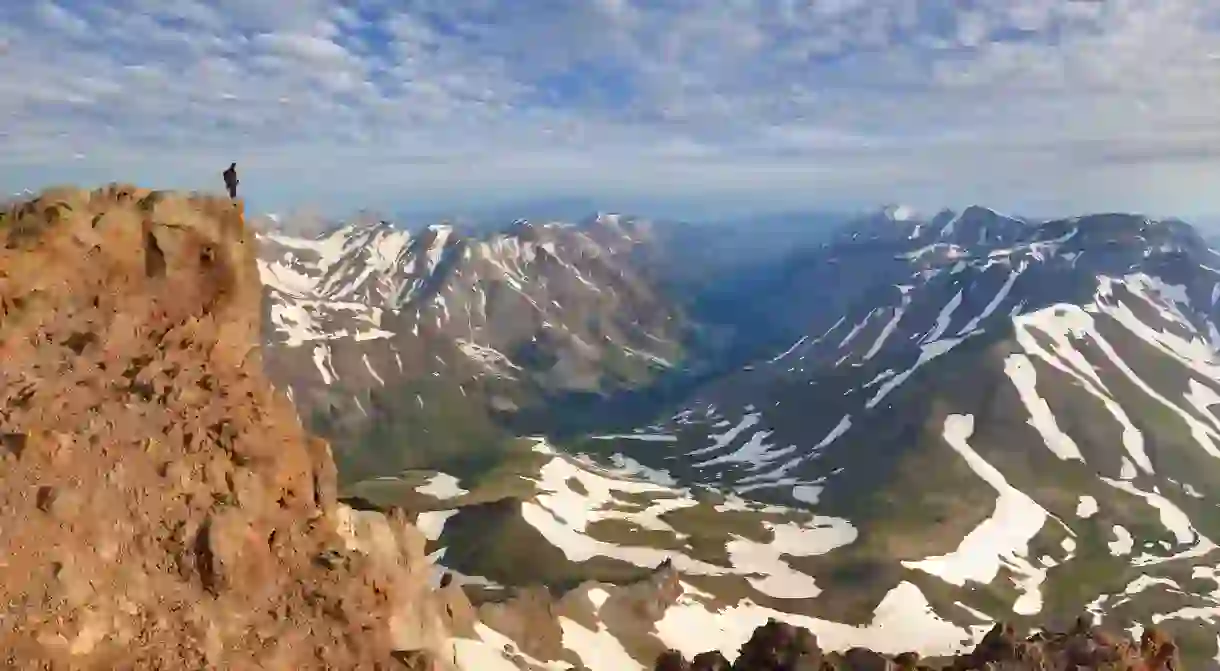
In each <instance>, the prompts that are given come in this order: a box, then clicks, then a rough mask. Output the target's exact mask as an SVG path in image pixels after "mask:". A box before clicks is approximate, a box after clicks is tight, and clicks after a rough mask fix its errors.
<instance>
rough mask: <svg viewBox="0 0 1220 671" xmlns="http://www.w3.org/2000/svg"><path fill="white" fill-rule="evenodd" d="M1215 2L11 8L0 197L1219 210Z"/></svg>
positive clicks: (487, 0)
mask: <svg viewBox="0 0 1220 671" xmlns="http://www.w3.org/2000/svg"><path fill="white" fill-rule="evenodd" d="M1218 110H1220V5H1216V3H1214V2H1211V0H1098V1H1089V0H974V1H973V2H945V1H944V0H732V1H727V0H726V1H724V2H705V1H702V0H515V1H513V2H503V1H499V0H398V1H393V2H391V1H390V0H364V1H361V2H355V1H351V2H324V1H322V0H295V1H294V2H285V1H283V0H214V1H213V2H204V1H203V0H115V1H113V2H108V3H97V2H90V1H88V0H30V1H29V2H19V3H5V4H3V5H2V6H0V119H3V123H2V124H0V188H6V189H8V190H17V189H20V188H23V187H36V186H41V185H42V184H45V183H48V182H70V181H85V182H98V181H107V180H111V179H130V180H138V181H141V182H145V183H150V184H167V185H176V186H186V187H215V186H217V185H216V184H213V183H214V182H217V181H218V179H219V176H218V172H219V170H220V169H222V168H223V167H224V166H225V165H227V164H228V162H229V161H230V160H236V161H238V163H239V167H240V168H241V169H242V172H243V179H242V184H243V189H244V190H245V192H246V194H247V196H248V197H249V198H250V199H251V200H252V201H254V203H255V204H257V205H259V206H261V207H264V208H276V207H283V206H288V205H290V204H293V203H301V202H311V203H316V204H321V205H324V206H328V207H334V208H337V209H354V208H357V207H361V206H366V205H370V206H376V207H387V206H389V207H394V206H405V205H410V204H413V203H420V202H424V201H427V202H429V203H441V202H453V203H469V202H472V201H481V200H495V199H504V198H511V197H514V196H519V197H522V198H528V197H537V196H563V195H569V194H578V193H579V194H590V195H597V196H602V197H607V198H615V197H622V198H634V197H656V196H666V195H668V196H672V197H674V198H688V199H693V198H701V199H717V198H719V199H725V200H731V199H737V200H752V201H755V202H759V203H771V204H774V205H776V206H781V207H786V206H790V205H793V204H799V203H802V202H804V203H809V204H830V205H845V204H862V203H872V202H877V201H880V200H889V199H903V200H907V201H912V202H914V203H915V204H917V205H922V206H925V207H935V206H938V205H941V204H957V203H962V202H966V201H987V202H990V203H993V204H996V205H998V206H1003V207H1006V208H1018V209H1029V208H1033V209H1039V208H1041V209H1048V208H1067V209H1090V208H1098V207H1101V208H1106V209H1110V208H1114V207H1132V208H1139V209H1151V210H1159V211H1167V212H1187V213H1189V212H1196V211H1206V210H1213V211H1220V190H1218V189H1215V188H1213V186H1212V185H1214V183H1215V182H1216V181H1217V180H1218V179H1220V160H1218V159H1217V158H1216V156H1218V155H1220V115H1218V114H1217V111H1218Z"/></svg>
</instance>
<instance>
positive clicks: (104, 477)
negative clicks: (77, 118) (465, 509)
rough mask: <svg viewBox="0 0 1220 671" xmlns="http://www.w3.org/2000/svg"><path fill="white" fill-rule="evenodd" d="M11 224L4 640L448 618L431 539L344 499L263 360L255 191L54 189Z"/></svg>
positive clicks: (200, 647)
mask: <svg viewBox="0 0 1220 671" xmlns="http://www.w3.org/2000/svg"><path fill="white" fill-rule="evenodd" d="M0 236H2V238H3V243H4V244H3V247H2V248H0V441H2V443H3V448H4V449H3V454H2V457H0V458H2V459H3V466H2V467H0V509H3V510H4V512H5V517H6V522H5V524H3V525H0V557H3V563H2V564H0V609H2V610H0V612H2V615H0V660H5V661H6V662H7V664H8V666H9V667H11V668H23V669H26V668H74V669H79V668H114V669H118V668H172V669H185V668H190V669H201V668H226V669H246V668H268V669H357V668H384V667H386V665H387V664H389V663H390V662H391V661H392V659H393V653H394V652H395V651H402V650H412V649H418V648H426V647H428V646H430V645H431V646H437V645H439V644H440V642H442V641H443V640H444V635H443V633H442V632H443V631H444V630H445V627H444V624H443V623H442V622H441V621H440V618H441V617H442V614H443V612H444V611H443V609H442V608H439V607H436V608H434V600H433V597H432V596H431V595H430V594H425V591H427V583H426V580H425V578H424V576H423V575H421V574H420V572H421V571H423V572H424V573H426V571H427V567H426V566H424V565H423V562H422V556H423V555H422V539H419V540H418V543H417V545H418V546H419V548H418V552H417V556H418V557H419V558H420V559H421V561H420V562H418V564H419V565H411V564H410V562H408V561H406V559H407V553H406V551H405V550H406V549H409V548H410V545H411V541H410V538H409V534H410V532H413V530H411V529H409V528H408V526H407V525H406V524H405V522H403V523H398V524H396V523H395V521H394V520H389V519H386V518H384V517H382V518H381V519H380V521H377V520H369V519H367V518H365V517H362V516H360V515H357V514H355V513H354V512H353V511H350V510H345V509H341V508H339V507H338V506H337V504H336V499H335V469H334V465H333V461H332V459H331V456H330V453H329V448H328V447H327V445H326V444H325V443H324V442H322V441H320V440H317V439H314V438H311V437H310V436H308V435H307V434H306V433H305V432H304V431H303V430H302V428H301V425H300V422H299V421H298V419H297V416H296V413H295V411H294V409H293V407H292V405H291V403H290V402H289V401H288V399H287V398H286V397H284V396H283V394H280V393H278V392H277V391H276V390H275V389H274V388H273V387H272V385H271V384H270V383H269V382H268V381H267V379H266V378H265V377H264V376H263V371H262V364H261V360H260V350H259V348H258V345H257V343H258V333H259V326H260V325H259V314H260V312H259V301H260V300H261V294H260V284H259V280H258V276H257V270H256V266H255V249H254V238H253V235H252V234H251V233H250V232H249V231H248V230H247V229H246V227H245V225H244V222H243V218H242V209H241V206H240V205H239V204H236V203H233V202H230V201H228V200H221V199H216V198H210V197H205V196H193V195H190V196H188V195H175V194H169V193H162V192H152V191H148V190H144V189H137V188H134V187H128V186H111V187H108V188H103V189H99V190H96V191H92V192H89V191H81V190H54V191H48V192H46V193H43V194H41V195H40V196H38V197H37V198H35V199H33V200H30V201H28V202H25V203H20V204H17V205H14V206H12V207H11V208H10V209H9V211H7V212H6V213H4V214H0ZM386 546H388V547H389V549H388V551H386V550H385V547H386ZM370 547H371V548H372V549H373V550H378V551H366V552H361V551H360V550H362V549H364V550H369V549H370ZM400 550H401V551H400ZM437 603H439V602H437Z"/></svg>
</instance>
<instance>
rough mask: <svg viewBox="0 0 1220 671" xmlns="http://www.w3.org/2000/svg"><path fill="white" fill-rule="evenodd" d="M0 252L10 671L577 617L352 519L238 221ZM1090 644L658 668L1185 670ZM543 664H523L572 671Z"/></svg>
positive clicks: (379, 640) (210, 209) (446, 650)
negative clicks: (455, 570) (486, 590)
mask: <svg viewBox="0 0 1220 671" xmlns="http://www.w3.org/2000/svg"><path fill="white" fill-rule="evenodd" d="M0 240H2V241H3V244H2V245H0V459H2V460H3V464H2V465H0V506H3V508H2V509H3V510H4V511H5V513H6V522H5V523H4V524H0V660H3V661H2V662H0V664H2V665H3V666H5V667H6V668H18V669H28V668H47V669H59V668H65V669H66V668H72V669H95V668H96V669H144V668H156V669H200V668H218V669H256V668H258V669H376V668H407V669H429V670H431V671H435V670H437V669H442V670H443V669H452V668H454V666H458V667H460V668H462V669H466V671H498V670H499V669H501V668H505V667H503V666H502V665H501V664H502V662H501V660H508V659H509V658H508V657H507V656H500V655H499V651H495V652H496V653H497V654H496V656H495V657H491V656H482V657H480V656H479V655H472V654H468V651H469V649H470V644H469V643H467V644H462V643H461V641H463V640H467V641H469V639H465V637H466V636H467V635H468V634H469V632H470V631H471V630H473V629H474V628H476V627H478V628H481V629H482V630H484V631H492V630H499V631H508V630H509V629H512V628H514V627H519V628H521V629H522V630H523V631H525V632H526V633H529V634H531V635H534V636H533V637H535V638H538V640H537V642H536V645H535V646H532V647H537V648H538V650H539V655H542V654H543V652H544V651H545V648H546V647H547V644H548V643H547V641H546V640H545V639H546V638H547V637H548V636H552V637H553V634H555V633H556V632H554V631H552V629H551V628H548V624H547V623H549V622H551V615H553V613H554V612H555V611H556V610H557V609H562V608H565V607H568V606H567V605H565V603H564V599H568V595H565V596H563V597H560V598H559V599H555V598H554V597H553V596H551V595H550V593H549V592H548V591H547V590H545V589H537V590H522V591H520V592H519V593H518V594H516V595H514V596H513V597H512V598H511V599H508V600H506V601H503V602H499V603H486V604H483V605H482V606H480V607H479V608H478V609H477V610H475V609H473V608H472V607H471V604H470V603H469V601H467V600H466V597H465V595H464V594H463V593H462V591H461V589H460V588H459V587H458V585H457V584H456V583H449V582H446V581H442V582H441V585H442V586H441V587H439V588H436V589H434V588H433V587H432V584H431V580H430V578H431V576H432V570H433V569H432V566H431V565H430V564H429V562H428V561H427V559H426V558H425V557H424V539H423V537H422V536H421V534H420V533H419V532H418V531H417V530H416V529H415V528H414V527H413V526H412V525H411V524H409V523H408V522H407V521H406V518H405V517H404V515H402V514H401V513H399V512H396V511H395V512H390V513H386V514H383V513H380V512H376V511H358V510H352V509H350V508H348V507H345V506H342V505H340V504H338V503H337V501H336V494H335V480H336V474H335V467H334V462H333V460H332V457H331V454H330V450H329V448H328V447H327V445H326V444H325V443H324V442H323V441H320V440H317V439H316V438H312V437H310V436H309V435H307V434H306V433H305V432H304V430H303V429H302V428H301V425H300V422H299V420H298V419H297V415H296V412H295V411H294V408H293V406H292V403H291V402H290V401H289V399H288V398H287V397H286V396H285V395H284V394H282V393H280V392H278V391H277V390H276V389H274V388H273V386H272V385H271V384H270V383H269V382H268V381H267V379H266V378H265V376H264V375H263V370H262V361H261V352H260V348H259V346H258V340H259V335H258V334H259V326H260V324H259V320H260V309H259V302H260V300H261V287H260V282H259V278H258V274H257V268H256V263H255V252H256V250H255V239H254V236H253V234H252V233H251V232H250V231H249V230H248V229H247V227H246V225H245V222H244V220H243V213H242V208H241V205H240V203H234V202H231V201H229V200H227V199H216V198H212V197H207V196H198V195H183V194H172V193H164V192H153V191H148V190H145V189H138V188H135V187H130V186H119V185H112V186H110V187H106V188H103V189H98V190H95V191H82V190H76V189H58V190H51V191H47V192H44V193H43V194H40V195H39V196H37V197H35V198H33V199H32V200H29V201H26V202H22V203H17V204H14V205H12V206H10V207H9V208H8V210H7V211H5V212H0ZM616 589H617V590H619V591H616V592H615V594H614V595H612V596H611V597H610V598H611V599H613V600H616V601H614V603H621V604H622V607H621V608H620V609H619V612H620V613H621V614H622V615H621V616H622V617H623V618H626V619H633V618H634V619H636V620H638V621H639V622H640V623H642V625H644V626H641V627H640V628H641V630H642V631H641V633H642V634H643V633H644V632H643V630H645V629H648V628H649V626H648V623H649V622H651V621H653V620H655V618H656V616H657V614H656V613H655V612H653V611H655V610H657V608H659V607H663V605H664V602H667V601H672V600H673V599H675V598H676V595H677V594H678V593H680V592H681V586H680V585H678V584H677V577H676V575H674V574H672V572H668V571H667V570H666V568H665V567H662V568H661V569H658V571H657V572H656V573H655V574H654V575H653V576H652V577H650V578H648V579H646V580H644V581H641V582H640V583H638V584H635V585H629V586H625V587H622V588H616ZM577 593H578V592H577V591H573V592H572V593H571V594H577ZM608 603H609V602H608ZM476 618H477V619H476ZM1086 624H1087V623H1081V624H1080V625H1078V626H1077V627H1076V629H1074V630H1073V631H1071V632H1068V633H1065V634H1046V633H1044V634H1038V635H1036V636H1035V637H1033V638H1031V639H1029V640H1019V639H1017V637H1016V635H1015V633H1014V632H1013V631H1012V630H1011V629H1010V628H1006V627H1004V626H999V627H997V629H996V630H994V631H993V632H992V633H991V634H990V635H989V636H988V637H987V638H986V639H985V640H983V642H982V643H981V644H980V645H979V646H978V649H977V650H975V651H974V653H972V654H970V655H966V656H962V657H959V658H957V659H955V660H949V661H947V662H946V661H944V660H938V661H937V662H936V663H935V664H933V663H932V662H921V661H920V660H918V659H916V658H914V657H913V656H911V655H900V656H898V657H894V658H890V657H884V656H881V655H878V654H876V653H871V652H868V651H864V650H849V651H845V652H842V653H833V654H824V653H823V652H822V651H821V650H820V649H819V648H818V645H817V642H816V639H815V638H814V637H813V636H812V634H809V633H808V632H806V631H803V630H799V629H796V628H793V627H789V626H787V625H783V624H779V623H772V624H768V625H767V626H765V627H762V628H760V629H759V630H758V631H757V632H756V634H755V636H754V638H753V639H751V641H750V642H749V643H747V644H746V645H745V646H744V647H743V649H742V651H741V654H740V655H739V658H738V659H737V660H736V661H735V662H734V663H733V664H732V665H730V664H729V662H728V660H726V659H725V658H723V657H721V656H720V655H719V653H716V654H713V655H702V656H700V657H699V658H697V659H696V660H695V662H694V664H693V665H688V664H687V662H686V660H682V659H681V658H680V656H678V655H675V654H670V653H667V654H663V655H662V656H661V658H660V659H659V660H658V661H657V668H663V669H684V668H697V669H728V668H732V669H739V670H740V669H748V670H753V669H767V670H771V671H780V670H797V669H801V670H804V669H820V668H826V667H834V668H851V669H887V670H888V669H891V668H915V667H918V666H923V665H926V666H946V665H947V666H949V667H951V668H956V669H974V668H983V667H985V666H992V667H994V668H1012V669H1018V668H1022V669H1023V668H1031V669H1032V668H1053V669H1060V668H1063V669H1067V668H1073V667H1084V668H1107V669H1160V668H1167V669H1168V668H1174V667H1175V661H1174V660H1175V659H1176V657H1175V652H1176V650H1175V648H1174V647H1173V645H1172V643H1170V642H1168V641H1166V640H1164V638H1163V637H1162V636H1160V635H1159V634H1158V633H1157V632H1156V631H1155V630H1148V631H1147V632H1146V634H1145V636H1144V638H1143V641H1142V642H1141V643H1140V644H1138V645H1137V644H1133V643H1131V642H1127V641H1120V640H1119V639H1114V638H1110V637H1108V636H1106V635H1104V634H1100V633H1096V632H1094V631H1093V630H1092V629H1091V628H1090V627H1088V626H1086ZM558 634H559V635H560V636H561V637H562V632H561V631H560V632H558ZM516 638H517V639H518V640H520V639H522V638H531V636H517V637H516ZM642 638H643V637H642ZM653 641H654V645H655V639H653ZM708 643H709V647H712V644H713V643H714V641H709V642H708ZM641 646H642V647H641V652H638V653H634V654H635V655H636V656H637V657H638V658H640V659H646V658H648V657H646V656H645V655H646V653H645V652H643V650H644V649H645V648H647V647H648V646H647V645H645V644H643V643H642V644H641ZM505 647H506V649H505V650H504V651H503V652H504V653H506V654H507V653H508V652H509V650H508V649H507V648H508V647H509V646H505ZM463 650H466V651H467V654H463ZM531 657H533V659H526V658H525V656H524V655H514V656H513V657H512V662H511V663H512V664H513V665H514V666H515V667H518V668H548V669H566V668H569V666H568V665H566V664H564V663H562V662H560V663H556V662H547V663H543V664H534V662H535V661H537V659H539V658H541V659H555V657H553V656H542V657H538V655H531ZM479 660H494V661H485V662H480V661H479ZM641 666H642V665H641ZM571 668H575V667H571ZM601 668H606V667H605V666H604V665H602V667H599V668H596V669H594V670H593V671H601Z"/></svg>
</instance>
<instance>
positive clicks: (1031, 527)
mask: <svg viewBox="0 0 1220 671" xmlns="http://www.w3.org/2000/svg"><path fill="white" fill-rule="evenodd" d="M973 433H974V417H972V416H971V415H949V416H948V417H946V418H945V429H944V438H945V442H946V443H948V444H949V446H950V447H952V448H953V449H954V450H955V451H956V452H957V453H958V454H959V455H961V457H962V458H963V459H965V460H966V463H967V465H969V466H970V469H971V470H973V471H974V472H975V473H976V474H977V475H978V476H979V477H980V478H982V479H983V480H984V481H985V482H986V483H987V484H989V485H991V486H992V487H993V488H995V490H996V493H997V494H998V495H999V496H998V498H997V499H996V504H995V512H994V513H993V514H992V516H991V517H989V518H987V519H986V520H984V521H983V523H982V524H980V525H979V526H978V527H976V528H975V529H974V531H971V532H970V533H969V534H967V536H966V537H965V538H964V539H962V543H961V545H960V546H958V548H957V550H955V551H953V552H952V553H950V554H947V555H944V556H941V557H929V558H928V559H923V560H920V561H916V562H909V561H904V562H902V565H903V566H906V567H907V568H913V569H918V570H921V571H925V572H927V573H931V574H933V575H935V576H938V577H940V578H941V579H942V580H944V581H945V582H948V583H951V584H953V585H958V586H962V585H965V583H966V581H972V582H977V583H982V584H988V583H990V582H991V581H992V580H994V579H995V577H996V574H997V573H998V572H999V570H1000V568H1001V567H1004V568H1007V569H1009V570H1010V571H1012V573H1013V574H1014V575H1015V576H1017V577H1016V578H1015V579H1014V582H1015V583H1016V587H1017V589H1018V590H1019V591H1020V592H1021V596H1020V598H1018V599H1017V602H1016V603H1015V604H1013V612H1015V613H1017V614H1018V615H1032V614H1034V613H1037V612H1038V611H1040V610H1041V609H1042V594H1041V592H1040V591H1039V585H1040V584H1041V583H1042V581H1043V579H1044V578H1045V576H1046V571H1045V569H1041V568H1038V567H1035V566H1034V565H1033V564H1032V563H1031V562H1030V561H1029V558H1028V554H1029V543H1030V541H1031V540H1033V538H1034V536H1036V535H1037V534H1038V532H1039V531H1040V530H1041V529H1042V525H1044V524H1045V523H1046V519H1047V512H1046V510H1045V509H1043V508H1042V506H1039V505H1038V504H1037V503H1035V502H1034V500H1033V499H1031V498H1029V497H1028V496H1026V495H1025V494H1024V493H1023V492H1021V491H1019V490H1017V489H1015V488H1013V487H1012V486H1011V485H1009V484H1008V481H1007V480H1005V479H1004V475H1003V474H1002V473H1000V472H999V471H998V470H996V469H995V467H993V466H992V465H991V464H989V463H987V461H986V460H984V459H983V458H982V457H981V456H979V454H978V453H977V452H975V451H974V449H973V448H972V447H970V443H969V442H968V441H969V439H970V436H971V434H973Z"/></svg>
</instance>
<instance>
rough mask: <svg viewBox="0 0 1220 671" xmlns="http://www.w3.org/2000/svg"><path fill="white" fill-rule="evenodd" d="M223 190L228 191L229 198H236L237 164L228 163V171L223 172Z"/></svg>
mask: <svg viewBox="0 0 1220 671" xmlns="http://www.w3.org/2000/svg"><path fill="white" fill-rule="evenodd" d="M224 178H225V188H226V189H228V190H229V197H230V198H236V197H237V164H236V163H230V164H229V169H228V170H225V171H224Z"/></svg>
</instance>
